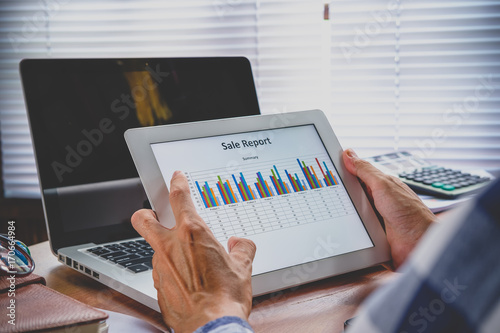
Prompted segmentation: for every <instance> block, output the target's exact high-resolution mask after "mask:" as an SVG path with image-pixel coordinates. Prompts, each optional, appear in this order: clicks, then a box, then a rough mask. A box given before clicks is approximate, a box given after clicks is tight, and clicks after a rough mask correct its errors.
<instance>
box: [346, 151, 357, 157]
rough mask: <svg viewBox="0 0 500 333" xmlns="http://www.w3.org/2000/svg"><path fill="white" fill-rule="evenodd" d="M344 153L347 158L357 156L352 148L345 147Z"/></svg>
mask: <svg viewBox="0 0 500 333" xmlns="http://www.w3.org/2000/svg"><path fill="white" fill-rule="evenodd" d="M346 154H347V156H349V158H358V155H356V153H355V152H354V150H352V149H347V150H346Z"/></svg>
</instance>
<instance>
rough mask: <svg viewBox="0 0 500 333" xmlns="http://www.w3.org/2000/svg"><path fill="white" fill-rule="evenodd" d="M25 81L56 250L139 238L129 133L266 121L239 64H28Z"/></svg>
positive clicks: (138, 193) (141, 202)
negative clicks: (222, 121)
mask: <svg viewBox="0 0 500 333" xmlns="http://www.w3.org/2000/svg"><path fill="white" fill-rule="evenodd" d="M21 75H22V80H23V88H24V92H25V99H26V106H27V109H28V116H29V120H30V126H31V132H32V138H33V145H34V149H35V156H36V160H37V166H38V172H39V177H40V185H41V189H42V196H43V201H44V208H45V213H46V218H47V221H48V226H49V234H50V238H51V243H52V246H53V248H54V250H57V249H58V248H61V247H64V246H70V245H77V244H82V243H87V242H95V243H100V242H107V241H114V240H119V239H124V238H129V237H135V236H137V234H136V233H135V231H134V230H133V228H132V227H131V224H130V216H131V215H132V214H133V212H134V211H135V210H137V209H140V208H142V207H144V206H147V199H146V196H145V194H144V191H143V189H142V185H141V183H140V180H139V178H138V175H137V172H136V170H135V167H134V164H133V162H132V159H131V157H130V154H129V152H128V149H127V146H126V144H125V140H124V138H123V133H124V131H125V130H127V129H129V128H134V127H142V126H153V125H162V124H173V123H182V122H190V121H198V120H209V119H219V118H227V117H237V116H246V115H255V114H259V106H258V102H257V96H256V92H255V87H254V81H253V77H252V72H251V68H250V64H249V62H248V60H247V59H245V58H241V57H231V58H161V59H160V58H156V59H29V60H23V61H22V63H21ZM186 154H189V152H186Z"/></svg>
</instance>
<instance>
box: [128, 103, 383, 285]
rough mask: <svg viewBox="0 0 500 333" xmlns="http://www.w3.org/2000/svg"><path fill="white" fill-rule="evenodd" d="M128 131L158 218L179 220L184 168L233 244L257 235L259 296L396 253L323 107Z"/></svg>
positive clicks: (198, 200)
mask: <svg viewBox="0 0 500 333" xmlns="http://www.w3.org/2000/svg"><path fill="white" fill-rule="evenodd" d="M125 139H126V141H127V144H128V147H129V150H130V152H131V154H132V158H133V160H134V162H135V165H136V167H137V171H138V173H139V176H140V178H141V181H142V183H143V185H144V189H145V191H146V194H147V196H148V198H149V200H150V202H151V205H152V207H153V209H154V210H155V211H156V213H157V215H158V218H159V220H160V223H162V224H163V225H164V226H166V227H168V228H170V227H173V226H174V225H175V219H174V217H173V214H172V211H171V208H170V204H169V200H168V190H169V186H170V179H171V177H172V174H173V173H174V171H176V170H181V171H182V172H184V173H185V175H186V177H187V179H188V182H189V186H190V190H191V196H192V199H193V201H194V204H195V207H196V209H197V211H198V213H199V214H200V216H201V217H202V218H203V219H204V221H205V222H206V223H207V225H208V226H209V227H210V229H211V230H212V232H213V233H214V235H215V237H216V238H217V239H218V240H219V241H220V242H221V244H222V245H223V246H224V247H226V249H227V240H228V239H229V238H230V237H231V236H233V235H234V236H239V237H244V238H249V239H251V240H253V241H254V242H255V244H256V245H257V253H256V256H255V260H254V264H253V271H252V286H253V293H254V295H261V294H265V293H268V292H272V291H276V290H279V289H284V288H289V287H293V286H296V285H300V284H303V283H307V282H311V281H315V280H319V279H322V278H326V277H330V276H333V275H338V274H342V273H346V272H349V271H353V270H357V269H361V268H365V267H368V266H373V265H377V264H380V263H383V262H386V261H388V260H389V259H390V256H389V246H388V244H387V240H386V237H385V233H384V231H383V229H382V227H381V225H380V223H379V221H378V219H377V217H376V214H375V212H374V211H373V209H372V207H371V205H370V202H369V201H368V198H367V197H366V195H365V193H364V191H363V189H362V188H361V185H360V183H359V181H358V179H357V178H356V177H354V176H352V175H351V174H350V173H349V172H348V171H347V170H346V169H345V168H344V165H343V163H342V147H341V146H340V144H339V142H338V140H337V138H336V136H335V134H334V133H333V130H332V128H331V126H330V124H329V122H328V120H327V118H326V116H325V115H324V114H323V112H322V111H320V110H311V111H302V112H292V113H281V114H276V115H262V116H250V117H239V118H231V119H224V120H214V121H203V122H195V123H187V124H178V125H165V126H155V127H147V128H138V129H130V130H127V131H126V132H125Z"/></svg>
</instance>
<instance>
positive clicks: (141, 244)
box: [86, 239, 154, 273]
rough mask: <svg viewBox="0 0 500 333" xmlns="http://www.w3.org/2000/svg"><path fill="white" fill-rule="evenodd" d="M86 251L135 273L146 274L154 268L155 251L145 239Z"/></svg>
mask: <svg viewBox="0 0 500 333" xmlns="http://www.w3.org/2000/svg"><path fill="white" fill-rule="evenodd" d="M86 251H87V252H89V253H92V254H95V255H97V256H99V257H101V258H103V259H106V260H109V261H112V262H114V263H115V264H118V265H120V266H122V267H124V268H126V269H128V270H130V271H132V272H134V273H140V272H144V271H147V270H150V269H152V268H153V264H152V262H151V261H152V259H153V254H154V251H153V249H152V248H151V246H150V245H149V244H148V243H147V242H146V241H145V240H143V239H140V240H136V241H128V242H122V243H116V244H108V245H103V246H97V247H93V248H90V249H87V250H86Z"/></svg>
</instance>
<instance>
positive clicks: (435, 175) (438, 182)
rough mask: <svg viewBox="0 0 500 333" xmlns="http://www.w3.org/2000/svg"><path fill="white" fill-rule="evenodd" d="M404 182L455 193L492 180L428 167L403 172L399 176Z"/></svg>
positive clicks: (457, 171)
mask: <svg viewBox="0 0 500 333" xmlns="http://www.w3.org/2000/svg"><path fill="white" fill-rule="evenodd" d="M399 177H400V178H401V179H402V180H403V181H405V180H406V181H409V182H411V183H412V184H414V183H416V184H421V185H423V186H428V187H429V188H434V189H440V190H443V191H450V192H451V191H454V190H458V189H462V188H466V187H470V186H473V185H477V184H481V183H485V182H488V181H489V180H490V179H489V178H487V177H481V176H477V175H471V174H470V173H465V172H461V171H460V170H452V169H447V168H443V167H427V168H422V169H417V170H415V171H413V172H403V173H401V174H399Z"/></svg>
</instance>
